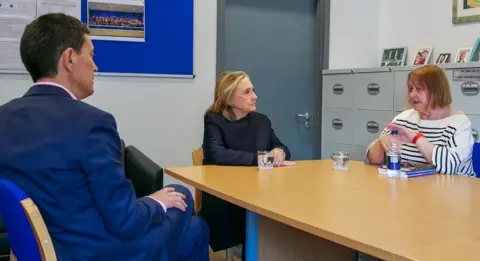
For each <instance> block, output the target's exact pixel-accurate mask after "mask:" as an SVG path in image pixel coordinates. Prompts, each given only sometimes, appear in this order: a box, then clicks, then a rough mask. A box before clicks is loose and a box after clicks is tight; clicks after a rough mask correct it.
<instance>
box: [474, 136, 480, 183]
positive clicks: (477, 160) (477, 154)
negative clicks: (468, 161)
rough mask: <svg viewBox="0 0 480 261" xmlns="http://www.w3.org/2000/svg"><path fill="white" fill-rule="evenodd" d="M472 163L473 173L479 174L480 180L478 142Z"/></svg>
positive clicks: (479, 150) (479, 146) (479, 145)
mask: <svg viewBox="0 0 480 261" xmlns="http://www.w3.org/2000/svg"><path fill="white" fill-rule="evenodd" d="M472 163H473V171H475V174H477V178H480V143H478V142H475V144H474V145H473V154H472Z"/></svg>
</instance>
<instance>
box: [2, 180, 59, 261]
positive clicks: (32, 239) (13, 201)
mask: <svg viewBox="0 0 480 261" xmlns="http://www.w3.org/2000/svg"><path fill="white" fill-rule="evenodd" d="M0 198H1V199H2V200H1V202H2V203H1V204H0V216H2V219H3V222H4V224H5V228H6V230H7V232H8V241H9V243H10V247H11V249H12V252H13V254H14V255H15V257H16V258H17V259H18V260H29V261H30V260H32V261H44V260H48V261H56V260H57V257H56V254H55V249H54V248H53V243H52V240H51V238H50V234H49V233H48V230H47V227H46V226H45V222H44V221H43V218H42V215H41V213H40V211H39V210H38V208H37V206H36V205H35V203H34V202H33V201H32V199H31V198H30V197H29V196H28V195H27V194H26V193H25V191H23V190H22V189H21V188H19V187H18V186H17V185H16V184H14V183H13V182H11V181H9V180H7V179H3V178H0Z"/></svg>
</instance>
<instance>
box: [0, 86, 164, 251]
mask: <svg viewBox="0 0 480 261" xmlns="http://www.w3.org/2000/svg"><path fill="white" fill-rule="evenodd" d="M0 176H2V177H4V178H7V179H10V180H12V181H13V182H14V183H16V184H17V185H18V186H19V187H21V188H22V189H24V190H25V191H26V192H27V194H29V195H30V196H31V198H32V199H33V201H34V202H35V203H36V204H37V205H38V207H39V209H40V212H41V214H42V216H43V218H44V220H45V223H46V225H47V228H48V230H49V232H50V234H51V237H52V240H53V243H54V247H55V251H56V253H57V256H58V259H59V260H160V255H161V254H163V249H164V246H165V234H166V233H163V231H162V230H163V229H165V227H164V226H162V223H163V222H162V221H163V220H165V219H166V214H165V212H164V210H163V208H162V206H161V205H160V204H159V203H157V202H156V201H154V200H153V199H151V198H148V197H145V198H141V199H138V200H137V199H136V196H135V192H134V190H133V187H132V185H131V183H130V181H129V180H127V179H126V178H125V173H124V167H123V164H122V162H121V145H120V138H119V135H118V133H117V128H116V122H115V119H114V117H113V116H112V115H111V114H109V113H107V112H104V111H102V110H100V109H97V108H95V107H93V106H91V105H88V104H86V103H84V102H82V101H77V100H74V99H72V98H71V96H70V95H69V94H68V93H67V92H66V91H65V90H63V89H61V88H59V87H56V86H51V85H36V86H33V87H31V88H30V89H29V91H28V92H27V93H26V94H25V95H24V96H23V97H21V98H18V99H14V100H12V101H10V102H8V103H6V104H4V105H3V106H0Z"/></svg>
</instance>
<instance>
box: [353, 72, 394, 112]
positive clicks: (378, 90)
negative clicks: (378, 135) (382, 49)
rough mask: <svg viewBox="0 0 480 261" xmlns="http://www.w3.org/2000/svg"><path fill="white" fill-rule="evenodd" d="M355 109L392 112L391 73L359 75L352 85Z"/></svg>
mask: <svg viewBox="0 0 480 261" xmlns="http://www.w3.org/2000/svg"><path fill="white" fill-rule="evenodd" d="M353 88H354V94H355V96H354V97H355V98H354V104H355V108H356V109H365V110H388V111H391V110H393V73H392V72H377V73H359V74H357V75H356V79H355V85H354V87H353Z"/></svg>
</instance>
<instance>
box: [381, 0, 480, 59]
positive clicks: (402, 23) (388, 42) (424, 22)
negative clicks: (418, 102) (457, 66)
mask: <svg viewBox="0 0 480 261" xmlns="http://www.w3.org/2000/svg"><path fill="white" fill-rule="evenodd" d="M380 21H381V23H380V32H379V45H380V48H382V47H390V46H407V47H408V54H407V64H411V62H412V59H413V54H414V53H415V51H416V49H417V48H419V47H421V46H429V45H430V46H432V45H433V47H434V50H433V54H432V57H431V59H432V60H430V62H431V63H432V62H435V60H436V59H437V56H438V54H439V53H452V56H453V57H454V56H455V54H456V52H457V49H458V48H462V47H471V46H473V44H474V43H475V39H476V38H477V37H479V36H480V34H479V33H478V32H479V31H480V24H479V23H477V24H460V25H454V24H452V1H451V0H421V1H418V0H402V1H395V0H382V1H381V5H380ZM451 59H452V60H453V59H454V58H451Z"/></svg>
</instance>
